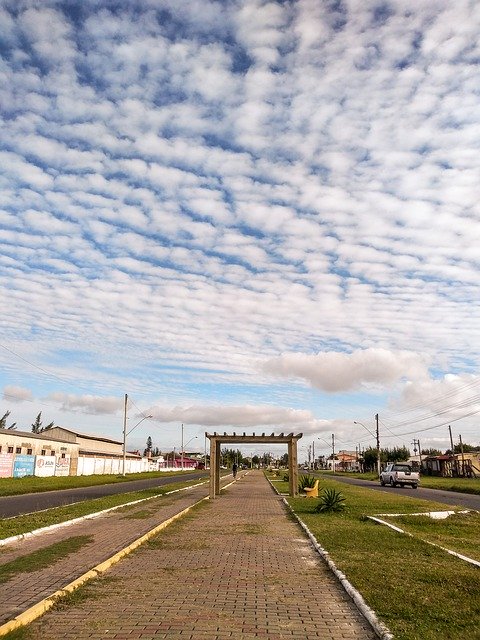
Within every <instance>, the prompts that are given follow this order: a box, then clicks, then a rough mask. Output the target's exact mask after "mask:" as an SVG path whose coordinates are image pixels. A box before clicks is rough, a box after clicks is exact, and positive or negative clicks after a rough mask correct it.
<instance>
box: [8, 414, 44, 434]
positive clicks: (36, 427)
mask: <svg viewBox="0 0 480 640" xmlns="http://www.w3.org/2000/svg"><path fill="white" fill-rule="evenodd" d="M9 415H10V411H5V413H4V414H3V416H2V417H1V418H0V429H8V430H13V431H14V430H15V429H16V428H17V423H16V422H12V423H11V424H10V425H9V426H7V420H8V416H9ZM54 426H55V424H54V422H53V421H52V422H50V423H49V424H47V425H46V426H45V427H44V426H43V423H42V412H41V411H40V413H39V414H38V415H37V417H36V418H35V420H34V421H33V422H32V425H31V427H32V433H42V432H43V431H46V430H47V429H51V428H52V427H54Z"/></svg>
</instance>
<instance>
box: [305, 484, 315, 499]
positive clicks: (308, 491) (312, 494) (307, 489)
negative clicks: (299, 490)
mask: <svg viewBox="0 0 480 640" xmlns="http://www.w3.org/2000/svg"><path fill="white" fill-rule="evenodd" d="M303 490H304V491H305V493H306V494H307V498H318V480H315V484H314V485H313V487H305V488H304V489H303Z"/></svg>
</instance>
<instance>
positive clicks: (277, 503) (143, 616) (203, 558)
mask: <svg viewBox="0 0 480 640" xmlns="http://www.w3.org/2000/svg"><path fill="white" fill-rule="evenodd" d="M84 592H85V593H86V596H87V597H86V598H85V599H83V600H80V601H79V602H78V603H76V604H70V605H69V606H67V607H65V608H61V609H59V610H55V611H53V610H52V611H50V612H49V613H47V614H46V615H45V616H43V617H42V618H40V619H38V620H37V621H35V622H34V623H33V624H32V625H31V626H30V627H29V635H28V637H31V638H32V639H34V640H56V639H60V638H63V639H71V640H84V639H85V640H86V639H87V638H88V639H93V640H100V638H102V639H114V638H115V639H116V640H127V639H128V640H140V639H141V640H147V639H149V640H150V639H153V638H155V639H157V638H168V639H169V640H186V639H191V640H193V639H194V640H197V639H206V640H226V639H233V638H242V639H243V640H251V639H254V638H255V639H258V638H263V639H264V640H280V639H284V638H288V639H291V640H310V639H313V638H317V639H318V638H322V639H323V640H340V639H342V640H348V639H350V640H353V639H355V640H372V639H373V638H375V637H376V636H375V634H374V633H373V631H372V630H371V629H370V627H369V625H368V623H367V622H366V621H365V620H364V618H363V617H362V616H361V615H360V614H359V612H358V611H357V609H356V608H355V606H354V605H353V604H352V602H351V601H350V599H349V598H348V596H347V595H346V594H345V592H344V591H343V589H342V588H341V587H340V586H339V584H338V583H337V581H336V579H335V578H334V577H333V575H332V574H331V573H330V571H329V570H328V569H327V568H326V566H325V565H324V563H323V561H322V560H321V559H320V558H319V556H318V555H317V554H316V553H315V552H314V551H313V549H312V547H311V545H310V544H309V543H308V542H307V540H306V539H305V537H304V535H303V533H302V532H301V530H300V528H299V527H298V525H296V524H295V523H294V522H293V521H292V520H291V519H290V518H289V517H288V515H287V513H286V510H285V507H284V505H283V503H282V501H281V498H280V497H279V496H277V495H275V494H274V493H273V491H272V489H271V488H270V486H269V485H268V483H267V481H266V480H265V478H264V477H263V474H262V473H260V472H252V473H248V474H246V475H244V476H242V477H241V478H240V479H239V480H238V481H237V482H236V483H235V484H233V485H232V486H230V487H229V488H228V489H226V490H225V491H224V492H222V495H221V496H219V497H218V498H217V499H216V500H214V501H207V502H203V503H202V505H201V506H199V507H198V508H197V509H196V510H194V511H193V512H191V513H190V514H189V515H187V516H185V517H184V518H182V519H181V520H179V521H177V522H176V523H174V524H173V525H171V526H170V527H168V528H167V529H166V530H164V531H163V532H162V533H160V534H159V535H158V536H157V537H156V538H155V539H154V540H153V541H151V542H149V543H147V544H146V545H144V546H142V547H140V548H139V549H137V550H136V551H135V552H134V553H132V554H131V555H129V556H128V557H127V558H125V559H124V560H122V561H121V562H120V563H118V564H116V565H114V566H113V567H112V568H111V569H110V570H109V571H108V572H107V573H106V574H105V577H104V578H100V579H99V580H97V581H95V582H93V583H90V584H89V586H88V587H86V588H85V589H84Z"/></svg>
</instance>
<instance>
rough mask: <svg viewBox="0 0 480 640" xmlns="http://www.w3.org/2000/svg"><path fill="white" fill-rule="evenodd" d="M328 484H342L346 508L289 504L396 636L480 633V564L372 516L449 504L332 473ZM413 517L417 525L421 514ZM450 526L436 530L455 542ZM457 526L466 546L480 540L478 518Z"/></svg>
mask: <svg viewBox="0 0 480 640" xmlns="http://www.w3.org/2000/svg"><path fill="white" fill-rule="evenodd" d="M276 486H277V488H278V489H279V490H281V491H282V490H285V491H286V490H288V486H287V485H286V483H285V486H284V487H283V488H282V485H281V483H280V485H278V484H276ZM324 487H332V488H336V489H338V490H340V491H341V492H342V494H343V495H344V496H345V497H346V508H345V510H344V511H343V512H340V513H330V514H317V513H314V509H315V507H316V505H317V504H318V502H319V501H318V500H307V499H305V498H290V499H289V503H290V504H291V506H292V508H293V509H294V510H295V512H296V513H297V514H298V515H299V517H300V518H301V519H302V520H303V521H304V522H305V524H306V525H307V526H308V527H309V529H310V531H312V533H313V534H314V535H315V537H316V538H317V540H318V542H319V543H320V545H321V546H322V547H323V548H325V549H326V550H327V551H328V553H329V554H330V556H331V558H332V560H333V561H334V562H335V564H336V565H337V567H338V568H339V569H340V570H341V571H342V572H344V573H345V575H346V576H347V578H348V579H349V580H350V582H352V584H353V585H354V586H355V587H356V588H357V589H358V590H359V591H360V593H361V594H362V596H363V597H364V598H365V600H366V601H367V603H368V604H369V605H370V607H372V609H374V611H376V613H377V614H378V615H379V617H380V618H381V619H382V620H383V621H384V622H385V624H386V625H387V626H388V627H389V628H390V629H391V631H392V632H393V633H394V635H395V638H396V640H439V638H442V640H460V639H462V640H464V638H476V637H479V636H478V619H479V616H480V580H479V572H478V568H476V567H474V566H472V565H469V564H467V563H466V562H464V561H461V560H459V559H457V558H455V557H453V556H451V555H449V554H447V553H445V552H444V551H442V550H441V549H437V548H435V547H432V546H431V545H428V544H426V543H424V542H422V541H421V540H419V539H416V538H410V537H408V536H405V535H403V534H400V533H397V532H395V531H393V530H391V529H389V528H388V527H382V526H380V525H378V524H375V523H373V522H372V521H370V520H368V519H366V518H365V515H373V514H375V513H386V512H387V513H398V512H403V513H407V514H411V513H415V512H421V511H439V510H444V509H445V505H440V504H438V503H436V502H431V501H426V500H420V499H418V498H415V497H403V496H397V495H393V494H391V493H386V492H372V491H370V490H368V489H364V488H362V487H357V486H354V485H345V484H343V483H338V482H335V480H333V479H332V478H331V477H330V478H328V479H327V478H324V479H322V481H321V483H320V489H322V488H324ZM407 520H408V526H410V523H411V522H412V521H413V518H412V517H409V518H407ZM395 521H397V519H395ZM399 526H402V525H399ZM411 526H418V527H420V526H422V527H423V528H424V529H423V531H422V537H427V535H426V533H428V532H426V531H425V528H426V526H427V525H426V524H422V523H420V524H418V525H411ZM447 526H448V525H445V524H440V523H439V522H438V521H431V527H432V528H431V529H430V533H432V531H436V535H438V536H440V537H442V539H446V538H448V537H449V536H450V540H452V539H453V538H454V537H455V533H454V532H453V530H452V531H451V532H450V533H448V532H447V531H446V529H445V527H447ZM454 526H455V527H460V528H461V531H462V536H463V539H464V541H465V542H464V543H463V544H466V545H472V546H473V545H475V544H476V545H478V543H479V533H478V522H476V521H475V522H474V521H473V520H472V521H470V522H467V521H465V522H461V523H458V522H457V523H455V524H454ZM458 530H459V529H457V531H458ZM432 537H435V536H434V535H432ZM445 546H448V545H445Z"/></svg>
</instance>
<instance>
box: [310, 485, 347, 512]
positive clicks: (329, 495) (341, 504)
mask: <svg viewBox="0 0 480 640" xmlns="http://www.w3.org/2000/svg"><path fill="white" fill-rule="evenodd" d="M343 509H345V497H344V496H343V495H342V494H341V493H340V491H337V490H336V489H324V490H323V491H322V495H321V497H320V503H319V504H318V506H317V507H315V511H316V512H317V513H328V512H330V511H342V510H343Z"/></svg>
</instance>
